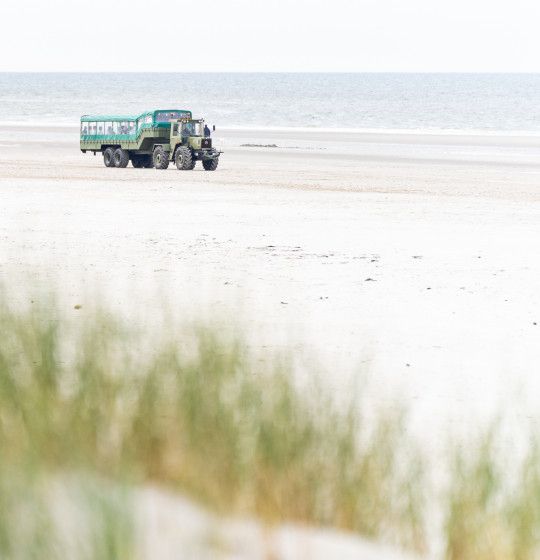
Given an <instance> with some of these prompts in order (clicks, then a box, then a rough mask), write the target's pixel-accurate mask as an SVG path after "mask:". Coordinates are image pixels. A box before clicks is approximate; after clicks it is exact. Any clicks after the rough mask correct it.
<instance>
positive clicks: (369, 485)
mask: <svg viewBox="0 0 540 560" xmlns="http://www.w3.org/2000/svg"><path fill="white" fill-rule="evenodd" d="M0 329H1V332H2V337H0V449H1V455H0V557H1V558H3V559H4V558H6V559H11V558H19V557H21V558H22V557H24V558H33V557H36V558H38V557H40V558H41V557H44V555H45V556H46V557H47V558H55V557H56V556H55V553H56V554H60V553H59V550H60V549H61V548H62V547H61V546H59V545H58V542H61V539H62V538H63V537H61V535H59V534H58V532H57V531H56V530H55V527H56V525H58V523H55V519H57V517H58V514H57V513H55V511H56V510H57V509H58V505H55V504H57V503H58V501H59V498H58V496H57V495H56V493H55V491H54V488H56V487H57V486H58V481H63V480H64V479H69V480H76V481H79V482H78V483H79V484H80V486H81V488H86V487H88V486H90V487H91V486H92V484H93V481H95V480H104V481H107V483H111V484H114V485H117V486H118V487H129V486H132V487H136V486H140V485H144V484H157V485H160V486H162V487H164V488H169V489H170V490H171V491H178V492H181V493H182V494H183V495H187V496H189V497H191V498H192V499H194V500H195V501H197V502H199V503H202V504H204V505H205V506H206V507H208V508H209V509H212V510H214V511H216V512H217V513H219V514H223V515H236V514H240V515H250V516H255V517H257V518H258V519H261V520H262V521H263V522H265V523H268V524H277V523H281V522H299V523H305V524H310V525H315V526H325V527H336V528H340V529H344V530H348V531H352V532H355V533H357V534H360V535H364V536H367V537H369V538H373V539H381V540H385V541H391V542H394V543H399V544H400V545H401V546H404V547H406V548H408V549H412V550H422V549H423V548H424V546H425V536H424V523H423V518H422V516H423V511H424V505H423V500H424V498H425V496H424V494H425V493H424V491H423V490H424V489H423V483H422V464H421V461H420V459H419V455H418V454H417V453H416V451H414V446H413V445H412V443H411V442H410V441H409V439H408V438H407V436H406V431H405V429H404V416H403V413H402V411H400V410H395V409H385V410H370V412H369V414H367V413H366V411H365V410H363V405H362V399H361V398H359V396H358V395H357V394H356V392H354V393H353V394H351V397H350V400H349V402H345V403H344V402H339V403H337V402H336V401H335V400H334V399H333V398H332V397H330V396H329V394H328V392H327V391H325V389H324V384H323V383H320V382H319V381H317V380H316V379H313V380H312V381H308V382H305V383H301V384H299V383H296V382H295V379H294V375H293V374H292V372H291V367H290V365H289V362H288V360H287V359H286V358H283V357H279V356H272V355H270V356H259V355H257V356H253V354H252V353H251V352H249V351H248V349H247V347H246V344H245V343H244V342H243V341H242V339H241V337H234V336H230V334H229V335H227V334H226V333H220V332H218V330H217V329H216V328H215V327H213V326H212V325H205V326H202V327H201V326H193V325H191V326H184V327H182V326H178V325H176V326H169V328H162V329H161V330H160V332H157V333H156V332H145V331H142V330H137V329H135V328H128V326H127V325H126V323H125V322H122V321H120V320H117V319H116V318H115V317H112V316H111V315H110V314H109V313H107V312H105V311H103V310H101V311H99V310H98V311H96V310H94V311H90V310H86V309H76V310H71V309H70V310H66V309H62V308H61V306H60V305H59V304H58V303H57V302H55V300H54V298H49V299H46V300H45V301H43V302H42V303H33V304H31V305H28V306H27V307H26V308H22V307H19V308H17V310H15V309H14V308H10V306H9V305H8V304H7V299H6V298H4V300H3V301H2V302H0ZM59 493H60V494H61V493H62V492H59ZM76 496H77V499H76V500H75V501H76V503H78V504H80V508H81V510H84V511H86V512H91V513H92V515H93V517H92V519H93V520H90V521H89V520H87V521H85V522H84V523H83V525H84V526H85V527H92V528H93V530H92V533H91V535H89V534H86V533H85V534H86V537H85V542H86V545H85V546H78V547H77V550H85V551H86V552H85V555H86V556H88V557H90V558H93V557H95V558H98V557H99V558H119V557H128V556H129V554H127V553H126V551H129V550H130V547H132V546H133V543H132V542H131V540H132V531H131V529H130V527H131V526H132V522H133V520H131V519H130V514H129V508H122V507H120V506H118V501H116V502H115V504H116V505H114V504H113V505H111V502H110V500H108V499H107V496H108V493H105V496H100V495H99V492H98V493H96V492H93V493H92V492H83V491H81V492H78V493H76ZM60 501H61V500H60ZM113 506H114V507H113ZM55 516H56V517H55ZM21 519H22V520H24V522H21ZM85 519H86V518H85ZM104 519H105V520H106V522H104V521H103V520H104ZM90 537H91V538H90ZM55 543H56V544H55ZM88 543H93V544H92V546H91V547H90V545H89V544H88ZM119 551H123V552H122V553H120V552H119ZM21 554H22V556H21ZM126 554H127V556H126ZM60 556H61V554H60Z"/></svg>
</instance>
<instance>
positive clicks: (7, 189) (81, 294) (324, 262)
mask: <svg viewBox="0 0 540 560" xmlns="http://www.w3.org/2000/svg"><path fill="white" fill-rule="evenodd" d="M215 144H216V145H218V146H221V147H222V149H223V150H224V152H225V153H224V154H223V155H222V158H221V162H220V167H219V169H218V170H217V171H216V172H214V173H209V172H204V171H203V170H202V168H201V167H200V166H199V167H197V168H196V169H195V170H194V171H192V172H187V171H186V172H179V171H177V170H176V168H175V167H174V166H172V165H171V167H170V168H169V169H168V170H167V171H156V170H153V169H150V170H140V169H133V168H131V167H129V168H127V169H106V168H105V167H104V166H103V163H102V159H101V157H100V156H99V155H98V156H96V157H94V156H92V155H91V154H86V155H83V154H81V153H80V151H79V146H78V131H77V129H76V128H69V127H66V128H52V127H45V126H43V127H28V126H26V127H22V126H18V125H3V126H1V127H0V147H1V150H0V281H1V282H2V283H4V284H5V285H6V286H8V287H9V288H13V286H14V285H15V286H17V285H20V284H23V285H28V283H29V285H34V286H36V287H43V288H44V289H48V287H50V286H51V285H52V286H56V287H58V288H59V289H60V291H61V293H62V295H63V297H64V298H65V304H66V306H69V308H71V307H72V306H73V305H75V304H80V305H83V309H84V307H85V306H89V305H91V304H92V298H93V297H94V296H95V295H96V294H100V295H102V296H104V297H105V298H106V299H107V300H108V301H109V302H110V304H111V305H112V306H113V308H114V309H118V310H120V311H122V312H123V313H125V314H127V315H134V316H137V317H138V318H139V319H141V318H142V319H141V320H143V321H150V318H149V317H150V315H149V314H148V311H149V310H151V309H152V308H155V306H156V305H167V308H168V309H169V310H170V311H171V312H173V313H174V314H175V315H177V316H179V317H186V318H188V319H189V318H193V317H195V316H200V315H201V314H203V315H205V316H208V317H211V318H213V319H214V320H215V321H217V322H220V321H221V322H223V324H224V327H227V326H228V325H229V326H230V322H231V318H232V319H234V321H235V322H236V323H237V324H238V326H239V327H240V328H242V329H244V330H247V331H248V334H249V336H250V337H251V340H252V343H253V344H254V345H257V346H262V347H264V348H266V349H269V350H270V351H275V352H278V353H279V352H291V351H292V352H293V353H294V354H295V356H296V357H298V359H299V361H300V362H301V363H303V364H305V365H309V364H313V363H315V364H317V369H320V370H321V371H324V372H325V376H326V381H327V382H328V385H329V386H330V387H334V388H335V389H336V391H337V390H339V388H340V387H344V386H347V380H349V379H350V376H351V374H354V375H357V374H358V372H360V371H367V373H368V376H369V383H368V386H367V388H366V391H368V394H369V397H370V398H371V399H373V401H374V402H385V400H386V399H389V398H394V397H396V396H399V398H400V399H401V400H402V401H405V405H406V406H407V408H409V409H410V411H411V413H412V421H413V426H416V428H419V430H418V431H419V432H421V433H422V434H423V435H424V436H426V435H428V436H429V435H433V436H435V438H434V439H436V435H437V434H440V431H439V430H440V428H441V425H443V424H444V425H445V426H446V425H447V422H448V421H450V422H451V423H452V425H453V428H452V429H455V430H457V431H465V432H466V431H467V430H468V429H469V426H470V422H471V421H472V420H476V419H478V418H480V419H481V418H486V417H487V416H490V415H491V414H492V413H494V412H495V411H497V412H500V411H501V410H503V411H504V410H512V411H513V412H512V414H514V417H515V418H517V419H525V420H527V419H528V417H529V416H530V414H531V410H533V409H534V407H535V406H537V405H538V404H539V402H538V400H539V399H538V395H539V394H540V392H539V391H537V390H536V389H538V388H539V387H538V385H539V383H538V380H537V376H536V375H535V371H533V370H534V368H535V364H537V363H538V361H539V359H540V344H538V341H539V336H540V330H539V329H540V295H539V292H538V284H539V280H540V261H539V260H538V259H537V256H538V254H539V250H540V159H539V158H538V153H539V148H540V137H534V136H530V137H527V136H519V135H495V134H493V135H487V134H484V135H481V134H471V135H463V134H434V133H433V134H430V133H399V132H394V133H367V132H356V133H355V132H350V131H349V132H340V131H335V132H322V131H315V130H314V131H308V130H296V131H295V130H277V129H276V130H266V131H263V130H255V129H253V130H219V128H218V131H217V132H216V133H215ZM263 146H276V147H263ZM163 302H167V303H166V304H164V303H163ZM305 371H310V370H309V367H306V368H305ZM513 403H519V405H517V406H516V407H515V410H514V409H513V408H512V407H513ZM527 421H528V420H527Z"/></svg>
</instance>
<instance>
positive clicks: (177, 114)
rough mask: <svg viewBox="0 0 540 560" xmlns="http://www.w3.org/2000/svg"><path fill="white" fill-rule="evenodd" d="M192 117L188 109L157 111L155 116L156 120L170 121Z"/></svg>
mask: <svg viewBox="0 0 540 560" xmlns="http://www.w3.org/2000/svg"><path fill="white" fill-rule="evenodd" d="M185 118H188V119H190V118H191V113H190V112H188V111H157V112H156V116H155V121H156V122H158V123H159V122H163V123H166V122H170V121H172V120H175V119H185Z"/></svg>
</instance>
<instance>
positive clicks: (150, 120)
mask: <svg viewBox="0 0 540 560" xmlns="http://www.w3.org/2000/svg"><path fill="white" fill-rule="evenodd" d="M144 122H145V123H146V124H152V115H146V117H145V118H144Z"/></svg>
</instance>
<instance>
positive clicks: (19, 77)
mask: <svg viewBox="0 0 540 560" xmlns="http://www.w3.org/2000/svg"><path fill="white" fill-rule="evenodd" d="M153 108H164V109H172V108H179V109H191V110H192V111H193V113H194V116H195V117H203V118H205V119H206V121H207V122H209V123H210V124H215V125H216V126H221V127H238V128H308V129H313V128H315V129H317V128H318V129H354V130H377V131H378V130H381V131H384V130H412V131H448V132H452V131H456V132H462V131H467V132H483V133H489V132H507V133H527V134H535V135H536V134H540V74H337V73H331V74H315V73H313V74H311V73H307V74H306V73H276V74H272V73H253V74H242V73H191V74H179V73H164V74H156V73H100V74H75V73H34V74H27V73H0V123H21V124H25V125H30V126H31V125H36V126H38V125H46V124H62V125H64V124H65V125H74V124H77V122H78V120H79V118H80V116H81V115H84V114H128V115H131V114H133V115H136V114H139V113H142V112H144V111H146V110H149V109H153Z"/></svg>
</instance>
